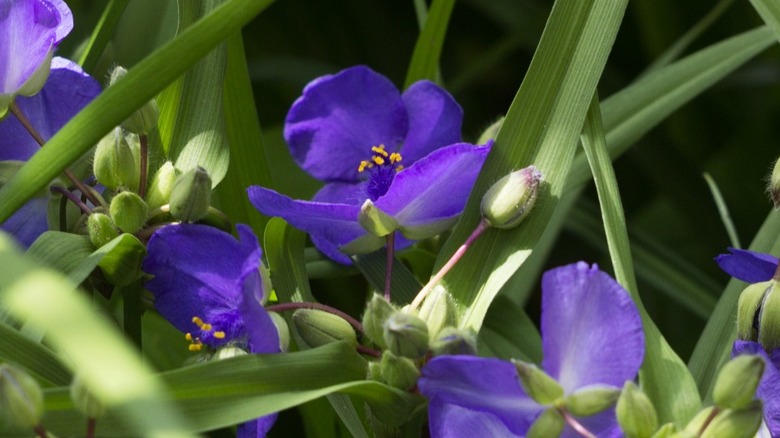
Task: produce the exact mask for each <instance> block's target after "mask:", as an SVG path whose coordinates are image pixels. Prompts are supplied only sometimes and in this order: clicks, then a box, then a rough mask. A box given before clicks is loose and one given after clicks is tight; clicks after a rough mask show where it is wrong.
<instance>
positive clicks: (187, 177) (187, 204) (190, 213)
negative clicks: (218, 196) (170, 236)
mask: <svg viewBox="0 0 780 438" xmlns="http://www.w3.org/2000/svg"><path fill="white" fill-rule="evenodd" d="M210 205H211V177H210V176H209V174H208V172H206V169H204V168H202V167H200V166H198V167H196V168H194V169H190V170H188V171H186V172H184V173H183V174H182V175H181V176H179V177H178V178H176V182H175V183H174V184H173V190H172V191H171V197H170V206H171V216H173V217H174V218H176V219H177V220H180V221H183V222H195V221H197V220H198V219H201V218H202V217H203V216H205V215H206V213H207V212H208V210H209V206H210Z"/></svg>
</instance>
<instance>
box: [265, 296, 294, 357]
mask: <svg viewBox="0 0 780 438" xmlns="http://www.w3.org/2000/svg"><path fill="white" fill-rule="evenodd" d="M265 290H271V289H270V288H269V289H265ZM268 316H270V317H271V321H273V323H274V325H275V326H276V331H277V333H279V350H281V351H282V352H285V351H289V350H290V328H289V327H287V321H285V320H284V318H282V315H280V314H278V313H276V312H268Z"/></svg>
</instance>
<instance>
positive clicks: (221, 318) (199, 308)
mask: <svg viewBox="0 0 780 438" xmlns="http://www.w3.org/2000/svg"><path fill="white" fill-rule="evenodd" d="M236 230H237V231H238V235H239V237H240V238H241V240H240V241H237V240H236V239H234V238H233V237H232V236H231V235H230V234H227V233H225V232H223V231H220V230H218V229H216V228H212V227H209V226H206V225H191V224H181V225H169V226H167V227H164V228H162V229H160V230H158V231H157V232H156V233H154V235H153V236H152V238H151V239H150V240H149V245H148V248H147V249H148V256H147V257H146V259H144V263H143V269H144V271H145V272H146V273H148V274H151V275H154V278H153V279H151V280H149V281H147V282H146V285H145V286H146V288H147V289H149V290H150V291H151V292H152V294H154V297H155V302H154V305H155V308H157V310H158V311H159V312H160V314H161V315H162V316H163V317H165V318H166V319H167V320H168V321H169V322H170V323H171V324H173V326H174V327H176V328H177V329H179V330H181V331H182V332H184V333H186V335H185V338H186V339H187V340H189V341H190V343H191V347H190V349H191V350H199V349H200V348H201V347H202V345H207V346H209V347H220V346H224V345H227V344H228V343H232V344H239V345H241V346H246V347H247V349H248V350H249V351H250V352H251V353H278V352H279V351H280V350H279V334H278V332H277V330H276V327H275V325H274V323H273V321H272V320H271V317H270V315H268V313H267V312H266V311H265V309H264V308H263V306H262V305H261V304H260V302H261V300H262V299H263V297H264V295H265V293H266V291H265V290H264V287H263V280H262V278H261V276H260V271H259V267H260V263H261V261H260V258H261V256H262V251H261V249H260V246H259V244H258V242H257V237H255V235H254V234H253V233H252V231H251V229H250V228H249V227H247V226H245V225H237V226H236ZM275 420H276V414H271V415H267V416H264V417H261V418H258V419H257V420H254V421H251V422H248V423H245V424H243V425H241V426H239V432H240V434H239V436H240V437H248V436H264V435H265V433H266V432H267V431H268V429H270V428H271V426H273V423H274V421H275Z"/></svg>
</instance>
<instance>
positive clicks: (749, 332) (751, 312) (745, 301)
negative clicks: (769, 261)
mask: <svg viewBox="0 0 780 438" xmlns="http://www.w3.org/2000/svg"><path fill="white" fill-rule="evenodd" d="M774 283H775V282H774V281H773V280H769V281H763V282H761V283H755V284H751V285H749V286H748V287H746V288H745V289H744V290H743V291H742V293H741V294H740V295H739V302H738V304H737V338H739V339H742V340H753V341H754V340H756V339H757V336H758V334H757V333H756V330H755V327H753V322H754V321H755V319H756V312H758V310H759V309H760V308H761V302H762V301H763V300H764V296H765V295H766V294H767V292H768V291H769V290H770V289H771V288H772V286H774Z"/></svg>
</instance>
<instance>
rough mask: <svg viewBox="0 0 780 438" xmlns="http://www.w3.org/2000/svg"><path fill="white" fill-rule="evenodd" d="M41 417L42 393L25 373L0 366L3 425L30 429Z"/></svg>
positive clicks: (9, 365) (0, 417) (0, 400)
mask: <svg viewBox="0 0 780 438" xmlns="http://www.w3.org/2000/svg"><path fill="white" fill-rule="evenodd" d="M42 417H43V391H41V387H40V385H38V382H36V381H35V379H33V378H32V376H30V375H29V374H28V373H27V371H25V370H23V369H21V368H18V367H16V366H15V365H11V364H8V363H5V364H2V365H0V419H2V420H4V421H2V423H3V424H15V425H17V426H19V427H24V428H32V427H35V426H37V425H38V424H39V423H40V422H41V418H42Z"/></svg>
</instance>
